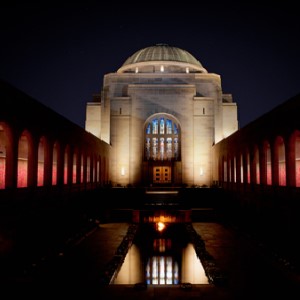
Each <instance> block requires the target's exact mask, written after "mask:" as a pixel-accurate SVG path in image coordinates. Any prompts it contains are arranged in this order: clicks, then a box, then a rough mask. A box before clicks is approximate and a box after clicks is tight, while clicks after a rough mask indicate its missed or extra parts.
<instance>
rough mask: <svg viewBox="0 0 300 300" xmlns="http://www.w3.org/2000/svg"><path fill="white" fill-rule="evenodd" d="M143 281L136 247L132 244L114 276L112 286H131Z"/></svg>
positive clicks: (140, 261)
mask: <svg viewBox="0 0 300 300" xmlns="http://www.w3.org/2000/svg"><path fill="white" fill-rule="evenodd" d="M142 281H144V270H143V267H142V260H141V256H140V251H139V249H138V247H137V246H136V245H135V244H133V245H132V246H131V247H130V249H129V251H128V253H127V255H126V257H125V260H124V262H123V264H122V267H121V269H120V271H119V272H118V273H117V274H116V277H115V278H114V281H113V283H114V284H133V283H137V282H142Z"/></svg>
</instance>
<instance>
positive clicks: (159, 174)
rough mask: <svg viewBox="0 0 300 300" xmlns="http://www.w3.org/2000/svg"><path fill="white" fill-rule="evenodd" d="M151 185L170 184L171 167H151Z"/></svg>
mask: <svg viewBox="0 0 300 300" xmlns="http://www.w3.org/2000/svg"><path fill="white" fill-rule="evenodd" d="M153 183H160V184H161V183H171V167H169V166H155V167H153Z"/></svg>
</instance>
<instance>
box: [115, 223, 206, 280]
mask: <svg viewBox="0 0 300 300" xmlns="http://www.w3.org/2000/svg"><path fill="white" fill-rule="evenodd" d="M139 282H144V283H146V284H147V285H177V284H181V283H191V284H209V280H208V278H207V276H206V274H205V270H204V268H203V266H202V264H201V261H200V259H199V257H198V256H197V254H196V252H195V248H194V246H193V244H192V243H191V241H190V239H189V237H188V234H187V232H186V228H185V226H184V224H182V223H144V224H140V225H139V229H138V231H137V233H136V235H135V238H134V240H133V243H132V245H131V246H130V248H129V249H128V251H127V254H126V256H125V258H124V260H123V263H122V265H121V266H120V268H118V270H117V271H116V272H115V274H114V276H113V278H112V280H111V282H110V284H136V283H139Z"/></svg>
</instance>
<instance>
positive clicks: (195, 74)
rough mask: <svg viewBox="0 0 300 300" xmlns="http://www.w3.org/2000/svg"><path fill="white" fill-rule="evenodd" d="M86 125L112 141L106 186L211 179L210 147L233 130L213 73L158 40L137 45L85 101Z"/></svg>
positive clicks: (228, 104) (229, 105) (233, 116)
mask: <svg viewBox="0 0 300 300" xmlns="http://www.w3.org/2000/svg"><path fill="white" fill-rule="evenodd" d="M85 127H86V130H87V131H88V132H91V133H92V134H94V135H95V136H97V137H98V138H100V139H101V140H103V141H105V142H107V143H108V144H110V145H111V146H112V149H111V153H110V163H109V166H110V170H109V174H110V180H111V183H112V184H113V185H121V186H126V185H133V186H136V185H140V184H144V185H151V184H154V185H156V184H157V185H174V184H175V185H181V184H185V185H188V186H193V185H200V186H202V185H207V186H210V185H211V184H212V180H213V176H212V168H213V162H212V154H211V151H212V146H213V145H214V144H215V143H217V142H219V141H220V140H222V139H224V138H226V137H227V136H229V135H230V134H232V133H233V132H235V131H236V130H237V129H238V120H237V106H236V104H235V103H234V102H233V101H232V96H231V95H230V94H223V92H222V86H221V78H220V75H217V74H214V73H208V72H207V70H206V69H205V68H204V67H203V66H202V64H201V63H200V62H199V61H198V60H197V59H196V58H195V57H194V56H193V55H191V54H190V53H189V52H187V51H185V50H182V49H179V48H177V47H171V46H168V45H165V44H158V45H155V46H151V47H147V48H144V49H141V50H139V51H137V52H136V53H134V54H133V55H132V56H130V57H129V58H128V59H127V60H126V61H125V62H124V64H123V65H122V66H121V67H120V68H119V69H118V70H117V72H115V73H109V74H106V75H105V76H104V81H103V88H102V91H101V93H100V94H98V95H95V96H94V99H93V102H89V103H87V108H86V126H85Z"/></svg>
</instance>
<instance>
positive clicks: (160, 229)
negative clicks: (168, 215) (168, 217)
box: [157, 222, 166, 231]
mask: <svg viewBox="0 0 300 300" xmlns="http://www.w3.org/2000/svg"><path fill="white" fill-rule="evenodd" d="M165 227H166V225H165V224H164V223H163V222H158V223H157V230H158V231H163V230H164V229H165Z"/></svg>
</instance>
